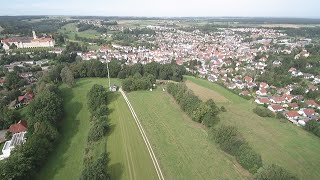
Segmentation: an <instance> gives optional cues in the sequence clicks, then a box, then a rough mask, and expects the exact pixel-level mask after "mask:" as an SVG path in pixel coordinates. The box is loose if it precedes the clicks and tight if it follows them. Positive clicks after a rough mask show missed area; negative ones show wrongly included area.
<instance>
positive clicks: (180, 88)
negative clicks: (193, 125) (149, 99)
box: [167, 83, 297, 180]
mask: <svg viewBox="0 0 320 180" xmlns="http://www.w3.org/2000/svg"><path fill="white" fill-rule="evenodd" d="M167 91H168V93H169V94H171V95H172V96H173V98H174V99H175V100H176V102H177V103H178V104H179V105H180V107H181V109H182V110H183V111H184V112H186V113H187V114H188V116H189V117H191V118H192V120H193V121H196V122H199V123H202V124H204V125H205V126H206V127H208V128H209V132H208V133H209V137H210V139H211V140H213V141H214V142H215V143H217V144H218V145H219V146H220V148H221V149H222V150H223V151H225V152H226V153H228V154H230V155H232V156H235V158H236V160H237V162H238V163H239V164H240V165H241V166H242V167H243V168H245V169H246V170H248V171H249V172H250V173H252V174H254V178H255V179H257V180H274V179H288V180H289V179H297V178H296V177H295V176H294V175H292V174H291V173H289V172H288V171H287V170H285V169H284V168H282V167H280V166H277V165H271V166H268V165H265V166H263V162H262V159H261V156H260V155H259V154H258V153H257V152H255V150H254V149H253V148H252V147H250V145H249V143H248V142H247V141H246V140H245V139H244V137H243V136H242V135H241V134H240V133H239V132H238V130H237V128H236V127H234V126H223V125H221V126H219V127H216V124H217V123H218V122H219V121H220V118H219V116H218V115H219V113H220V112H225V111H226V109H225V108H224V107H221V108H219V107H218V106H217V105H216V104H215V102H214V101H213V100H208V101H206V102H202V101H201V100H200V99H199V98H198V97H197V96H196V95H194V93H193V92H192V91H191V90H189V89H188V88H187V86H186V85H185V84H184V83H169V84H168V85H167Z"/></svg>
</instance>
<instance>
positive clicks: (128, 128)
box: [37, 78, 156, 180]
mask: <svg viewBox="0 0 320 180" xmlns="http://www.w3.org/2000/svg"><path fill="white" fill-rule="evenodd" d="M107 82H108V81H107V79H106V78H85V79H81V80H78V81H77V83H76V86H75V87H74V88H72V89H70V88H67V87H66V86H65V85H62V86H61V89H62V92H63V96H64V99H65V104H64V107H65V112H66V117H65V119H64V120H63V121H62V124H61V127H62V128H61V138H60V139H61V140H60V142H59V143H58V144H57V145H56V147H55V150H54V151H53V153H52V154H51V155H50V157H49V159H48V161H47V163H46V164H45V165H44V167H43V169H42V171H41V172H39V175H38V177H37V179H39V180H43V179H45V180H48V179H57V180H64V179H68V180H72V179H76V180H78V179H79V177H80V174H81V171H82V168H83V158H84V155H85V148H86V144H87V136H88V132H89V129H90V126H91V125H90V122H89V119H90V113H89V111H88V108H87V98H86V95H87V92H88V91H89V90H90V88H91V87H92V86H93V85H94V84H102V85H105V86H107V84H108V83H107ZM112 84H120V82H119V81H118V80H116V79H112ZM108 107H109V108H110V114H109V119H110V126H111V128H110V129H111V130H110V132H109V134H108V136H107V137H105V138H103V139H102V140H100V141H99V142H98V143H96V144H95V145H94V146H95V147H94V148H93V149H94V151H93V152H94V155H95V157H94V158H97V157H98V155H100V153H102V152H103V151H104V150H105V149H107V151H108V153H109V158H110V163H109V169H110V171H111V176H112V179H129V180H139V179H156V172H155V169H154V167H153V165H152V161H151V158H150V156H149V154H148V152H147V148H146V146H145V144H144V142H143V140H142V137H141V135H140V134H139V131H138V128H137V127H136V125H135V123H134V120H133V118H132V115H131V113H130V111H129V109H128V107H127V105H126V103H125V101H124V99H123V98H122V96H120V94H119V93H113V94H112V96H110V104H109V105H108Z"/></svg>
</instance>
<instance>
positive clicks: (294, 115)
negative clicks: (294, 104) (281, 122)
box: [286, 111, 300, 121]
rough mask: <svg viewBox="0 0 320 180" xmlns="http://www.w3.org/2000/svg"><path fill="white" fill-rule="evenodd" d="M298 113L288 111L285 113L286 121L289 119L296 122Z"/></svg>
mask: <svg viewBox="0 0 320 180" xmlns="http://www.w3.org/2000/svg"><path fill="white" fill-rule="evenodd" d="M299 116H300V115H299V113H298V112H297V111H288V112H287V113H286V117H287V119H289V120H291V121H292V120H297V119H298V118H299Z"/></svg>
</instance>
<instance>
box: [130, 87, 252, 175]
mask: <svg viewBox="0 0 320 180" xmlns="http://www.w3.org/2000/svg"><path fill="white" fill-rule="evenodd" d="M159 89H160V88H159ZM128 98H129V100H130V102H131V104H132V106H133V107H134V109H135V111H136V113H137V115H138V116H139V119H140V121H141V123H142V125H143V127H144V129H145V131H146V133H147V135H148V137H149V140H150V143H151V144H152V147H153V149H154V151H155V154H156V155H157V158H158V160H159V162H160V166H161V168H162V171H163V173H164V177H165V178H166V179H176V180H178V179H184V180H186V179H192V180H193V179H248V178H250V175H249V174H248V172H247V171H245V170H244V169H242V168H241V166H239V165H238V164H237V163H236V161H235V160H234V159H233V158H232V157H230V156H228V155H227V154H225V153H224V152H222V151H220V149H219V148H218V147H217V146H216V145H215V144H213V143H211V142H210V141H209V140H208V137H207V131H206V130H205V128H204V127H203V126H201V125H200V124H198V123H195V122H193V121H192V120H190V118H189V117H188V116H187V115H186V114H185V113H184V112H183V111H181V110H180V108H179V106H178V105H177V104H176V103H175V101H174V99H173V98H172V97H171V96H169V94H167V93H166V92H163V91H162V90H155V91H153V92H149V91H138V92H131V93H128Z"/></svg>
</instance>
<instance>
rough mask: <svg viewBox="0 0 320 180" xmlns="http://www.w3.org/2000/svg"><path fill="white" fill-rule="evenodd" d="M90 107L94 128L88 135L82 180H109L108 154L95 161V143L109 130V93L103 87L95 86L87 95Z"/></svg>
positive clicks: (105, 153)
mask: <svg viewBox="0 0 320 180" xmlns="http://www.w3.org/2000/svg"><path fill="white" fill-rule="evenodd" d="M87 99H88V102H87V104H88V107H89V111H90V113H91V122H92V127H91V129H90V131H89V135H88V143H87V148H86V149H87V150H86V152H85V153H86V155H85V159H84V169H83V170H82V173H81V177H80V179H81V180H107V179H110V173H109V171H108V169H107V166H108V163H109V157H108V154H107V152H106V149H105V150H104V152H103V153H102V154H101V155H100V157H99V158H98V159H97V160H93V149H92V147H93V145H92V144H93V143H95V142H97V141H99V140H100V139H101V138H103V137H104V136H105V135H106V134H107V132H108V130H109V124H108V121H107V120H108V117H107V115H108V107H107V103H108V93H107V91H106V89H105V88H104V87H103V86H101V85H97V84H95V85H93V86H92V88H91V89H90V91H89V92H88V94H87Z"/></svg>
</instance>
